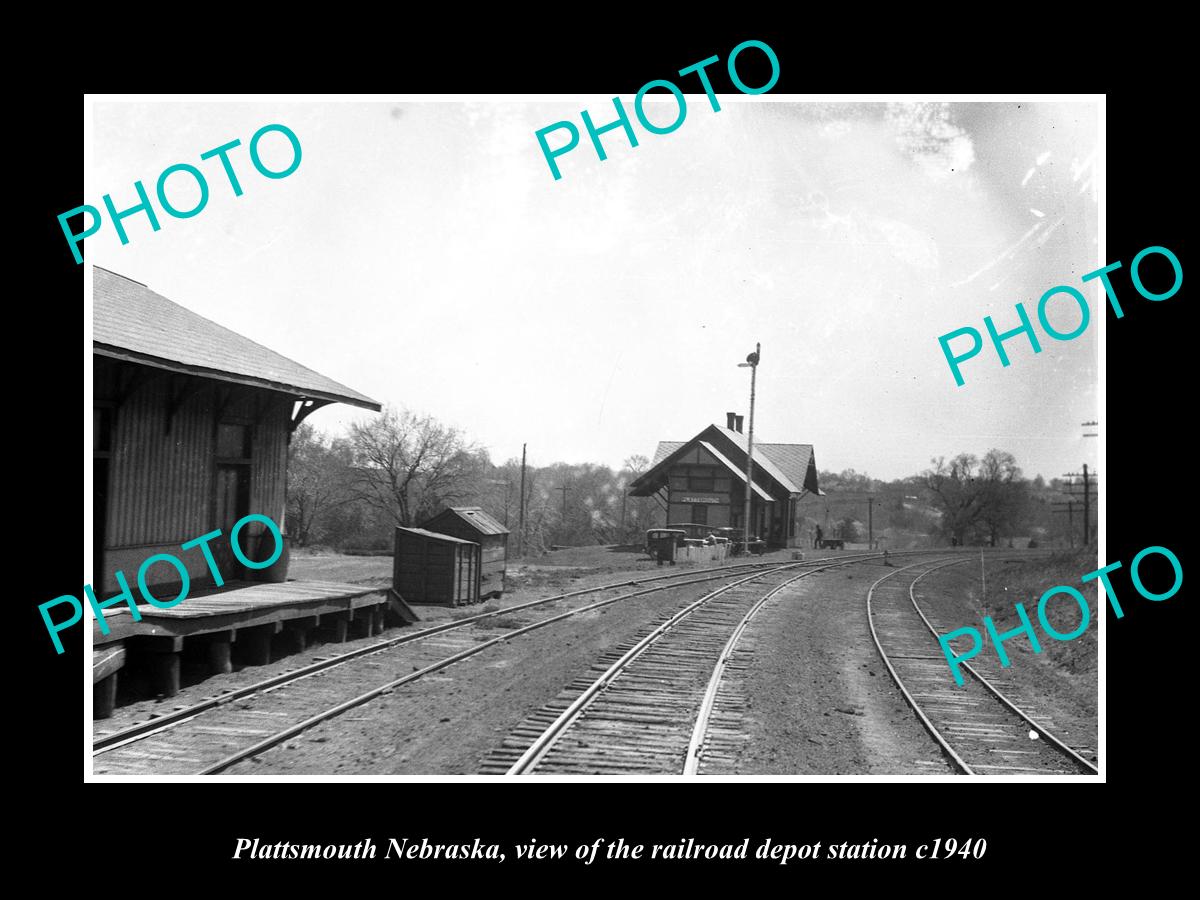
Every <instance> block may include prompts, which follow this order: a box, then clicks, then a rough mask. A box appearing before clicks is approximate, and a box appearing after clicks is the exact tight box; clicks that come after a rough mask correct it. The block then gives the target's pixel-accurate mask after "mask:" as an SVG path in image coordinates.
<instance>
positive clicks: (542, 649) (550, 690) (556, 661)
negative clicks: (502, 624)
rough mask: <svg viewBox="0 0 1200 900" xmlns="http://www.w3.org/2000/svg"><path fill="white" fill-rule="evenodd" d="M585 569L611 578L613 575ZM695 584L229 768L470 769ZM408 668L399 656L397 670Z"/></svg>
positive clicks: (472, 667)
mask: <svg viewBox="0 0 1200 900" xmlns="http://www.w3.org/2000/svg"><path fill="white" fill-rule="evenodd" d="M677 568H678V567H677ZM591 577H592V578H600V579H601V580H605V581H607V580H612V576H611V574H608V575H602V576H597V575H593V576H591ZM698 590H700V588H699V586H690V587H680V588H676V589H674V590H668V591H664V592H662V593H656V594H651V595H649V596H645V597H639V598H634V599H631V600H624V601H621V602H619V603H615V604H613V605H611V606H607V607H604V608H602V609H599V610H595V611H592V612H588V613H582V614H580V615H578V616H574V617H572V618H570V619H567V620H565V621H563V622H559V623H556V624H554V625H551V626H549V627H547V628H545V629H542V630H538V631H533V632H530V633H528V634H525V635H521V636H519V637H517V638H514V639H513V640H511V641H506V642H504V643H501V644H498V645H497V646H494V647H491V648H489V649H487V650H485V651H484V652H482V653H480V654H478V655H476V656H473V657H470V658H469V659H466V660H464V661H462V662H460V663H457V664H455V665H453V666H451V667H449V668H447V669H444V670H442V671H441V672H438V673H435V674H433V675H430V676H427V677H425V678H422V679H420V680H418V681H415V682H413V683H411V684H409V685H405V686H404V687H402V688H400V689H397V690H396V691H395V692H393V693H392V694H389V695H386V696H384V697H381V698H379V699H377V700H374V701H372V702H371V703H369V704H367V705H365V706H363V707H361V708H359V709H355V710H351V711H349V712H347V713H346V714H344V715H342V716H339V717H337V718H336V719H333V720H331V721H329V722H326V723H324V724H322V725H318V726H317V727H315V728H313V729H311V730H310V731H307V732H305V733H304V734H302V735H300V736H299V737H297V738H295V739H293V740H292V741H289V742H288V743H286V744H284V745H282V746H281V747H278V748H276V749H274V750H270V751H267V752H265V753H263V754H262V755H261V756H259V757H256V758H255V759H252V760H248V761H246V762H243V763H240V764H238V765H237V766H235V767H234V768H232V769H230V770H229V772H228V774H231V775H248V774H254V775H294V774H338V775H350V774H354V775H454V774H470V773H473V772H475V771H477V769H478V767H479V764H480V762H481V761H482V759H483V758H484V756H486V755H487V753H488V752H489V751H490V750H492V749H493V748H494V747H496V746H498V745H499V744H500V743H501V741H503V739H504V738H505V736H506V735H508V734H509V732H510V731H511V730H512V729H513V728H514V727H515V726H516V725H518V724H519V723H520V722H521V720H522V719H524V717H525V716H526V715H528V714H529V712H531V711H532V710H534V709H537V708H538V707H540V706H542V705H544V704H546V703H548V702H549V701H551V700H552V699H554V697H555V696H556V695H557V694H558V693H559V691H561V690H562V688H563V686H565V685H567V684H569V683H570V682H571V681H573V680H574V679H575V678H577V677H578V676H580V675H582V674H584V673H585V672H587V670H588V668H589V666H590V665H591V664H592V662H593V661H594V660H595V659H596V658H597V657H599V656H600V655H601V654H603V653H604V652H605V651H606V650H608V649H609V648H611V647H613V646H614V645H616V644H619V643H621V642H622V641H625V640H627V639H628V638H629V637H630V636H632V635H633V634H635V633H636V632H637V631H638V630H639V629H640V628H642V627H643V626H645V625H646V624H647V623H649V622H652V621H659V620H660V619H662V618H665V617H666V616H669V615H670V614H671V613H672V612H674V611H675V610H677V609H678V608H680V607H681V606H684V605H686V604H687V603H690V602H691V601H693V600H695V598H696V596H697V591H698ZM506 599H507V597H506ZM508 618H510V619H511V621H509V623H508V624H510V625H514V626H515V625H521V624H524V622H525V619H524V618H523V616H522V614H520V613H515V614H513V615H512V616H511V617H508ZM481 637H482V635H481ZM404 667H405V664H404V662H403V659H399V660H398V661H397V662H396V669H397V670H401V669H403V668H404ZM367 686H369V685H364V687H367Z"/></svg>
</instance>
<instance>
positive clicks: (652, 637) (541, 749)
mask: <svg viewBox="0 0 1200 900" xmlns="http://www.w3.org/2000/svg"><path fill="white" fill-rule="evenodd" d="M939 552H944V551H939V550H902V551H896V552H894V553H890V555H891V556H900V555H905V556H907V555H916V554H928V553H939ZM880 558H884V554H883V553H882V552H866V553H859V554H854V555H853V556H849V555H847V556H842V557H837V558H836V561H835V562H827V559H821V560H812V561H810V563H808V564H809V565H811V564H814V563H824V565H818V566H816V567H815V568H812V569H808V570H807V571H806V572H803V573H801V574H800V575H798V576H797V577H796V578H792V579H789V580H788V581H787V582H786V583H785V584H783V585H778V586H777V587H776V588H775V589H773V590H772V591H771V594H773V593H774V592H775V590H778V589H781V588H783V587H785V586H786V585H787V584H791V583H792V582H794V581H796V580H798V579H799V578H801V577H804V576H805V575H808V574H812V573H814V572H818V571H823V570H824V569H829V568H835V567H837V566H842V565H848V564H851V563H854V562H861V561H864V560H867V559H880ZM972 560H973V557H972ZM956 561H958V562H968V561H971V560H967V559H963V560H956ZM800 565H805V564H804V563H797V564H793V565H791V566H780V567H778V568H777V569H775V570H774V571H776V572H778V571H780V570H782V569H787V568H793V567H797V566H800ZM914 565H920V563H914ZM909 568H912V566H910V567H909ZM765 574H769V573H766V572H763V573H758V574H756V575H752V576H750V577H747V578H743V579H741V580H739V581H736V582H733V583H731V584H728V585H725V586H724V587H722V588H720V589H718V590H717V591H713V592H711V593H709V594H706V595H705V596H704V597H701V598H700V599H699V600H697V601H695V602H694V603H692V604H690V605H689V606H687V607H685V608H684V609H683V610H680V611H679V612H678V613H676V614H675V615H674V616H672V617H671V618H670V619H668V620H667V621H666V622H664V623H663V624H662V625H660V626H659V627H658V628H656V629H655V630H654V631H653V632H651V633H650V634H649V635H647V636H646V637H645V638H643V639H642V640H641V641H639V642H638V643H637V644H636V645H635V646H634V647H632V648H631V649H630V650H629V651H627V652H626V653H625V654H624V655H623V656H622V657H621V658H620V659H618V660H617V661H616V662H614V663H613V664H612V665H611V666H610V667H609V668H608V669H607V670H605V672H604V673H603V674H602V675H600V676H599V678H597V679H596V680H595V681H594V682H593V683H592V684H591V685H590V686H589V687H588V688H587V689H586V690H585V691H584V692H583V693H582V694H580V696H579V697H577V698H576V699H575V700H574V701H573V702H572V703H571V704H570V705H569V706H568V707H567V708H566V709H565V710H564V711H563V712H562V713H560V714H559V716H558V717H557V718H556V719H555V720H554V722H552V723H551V724H550V725H549V726H548V727H547V728H546V730H545V731H544V732H543V733H542V734H541V735H539V737H538V738H537V740H535V741H534V743H533V744H532V745H531V746H530V747H529V748H528V749H526V751H525V752H524V753H523V754H522V755H521V757H520V758H518V759H517V761H516V762H515V763H513V765H512V766H511V767H510V768H509V770H508V772H506V774H507V775H521V774H526V773H528V771H529V770H530V769H532V768H533V767H534V766H536V765H537V763H538V762H539V761H540V760H541V759H542V757H544V756H545V754H546V753H547V752H548V751H549V749H550V747H551V746H553V744H554V743H555V742H556V741H557V740H558V737H559V736H561V735H562V734H563V733H564V732H565V731H566V730H567V729H568V728H569V727H570V726H571V725H572V724H573V723H574V722H575V720H576V719H578V718H579V716H580V715H582V713H583V711H584V710H585V709H586V708H587V707H588V706H589V705H590V704H591V702H592V701H593V700H594V699H596V697H597V696H598V695H599V693H600V692H601V691H602V690H603V689H604V688H605V687H607V685H608V683H609V682H611V681H612V680H613V679H614V678H615V677H617V676H618V675H619V674H620V673H621V671H623V670H624V669H625V668H627V667H628V665H629V664H630V663H631V662H633V660H634V659H636V658H637V657H638V656H640V655H641V654H642V653H643V652H644V651H645V650H647V649H648V648H649V647H650V646H651V645H652V644H654V643H655V642H656V641H657V640H658V639H659V638H661V637H662V636H663V635H664V634H665V633H666V632H667V631H668V630H670V629H671V628H672V627H674V626H675V625H676V624H678V623H679V622H680V621H682V620H683V619H684V618H686V617H687V616H688V615H690V614H691V613H692V612H694V611H695V610H696V609H698V608H699V607H700V606H702V605H703V604H705V603H707V602H709V601H710V600H712V599H713V598H715V597H716V596H719V595H720V594H723V593H725V592H726V591H728V590H730V589H732V588H734V587H737V586H738V585H741V584H745V583H747V582H749V581H753V580H755V579H756V578H760V577H762V576H763V575H765ZM893 574H894V573H893ZM885 577H887V576H885ZM759 602H760V603H761V602H762V601H761V600H760V601H759ZM726 646H727V647H728V644H727V645H726ZM714 696H715V690H714ZM693 737H694V733H693ZM689 749H690V748H689Z"/></svg>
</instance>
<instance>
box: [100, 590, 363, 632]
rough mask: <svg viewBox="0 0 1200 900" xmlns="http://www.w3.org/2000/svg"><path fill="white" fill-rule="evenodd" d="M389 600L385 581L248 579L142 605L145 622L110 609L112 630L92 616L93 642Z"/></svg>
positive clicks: (264, 621) (248, 624)
mask: <svg viewBox="0 0 1200 900" xmlns="http://www.w3.org/2000/svg"><path fill="white" fill-rule="evenodd" d="M386 602H387V588H386V587H366V586H363V585H361V584H345V583H341V582H336V581H288V582H284V583H282V584H261V583H256V582H246V583H244V585H241V586H237V587H232V588H231V589H229V590H220V591H217V592H215V593H208V594H205V595H201V596H189V597H188V598H187V599H186V600H184V601H183V602H182V603H180V604H179V605H178V606H173V607H171V608H170V609H159V608H158V607H156V606H150V605H140V604H139V606H138V612H140V613H141V614H142V620H141V621H140V622H135V621H133V618H132V617H131V616H130V613H129V609H128V608H127V607H119V608H118V607H112V608H110V609H107V610H105V611H104V612H105V616H104V620H105V622H106V623H107V624H108V627H109V633H108V634H101V633H100V626H99V624H98V623H97V622H96V621H94V620H93V622H92V645H93V647H100V646H101V645H103V644H109V643H113V642H115V641H123V640H128V639H129V638H132V637H142V638H144V637H166V638H171V637H187V636H189V635H195V634H211V633H213V632H221V631H229V630H231V629H238V628H252V627H255V626H258V625H269V624H272V623H276V622H279V623H282V622H286V621H287V620H289V619H305V618H309V617H311V616H322V615H328V614H332V613H351V615H350V616H349V618H351V619H352V618H353V615H352V613H353V611H354V610H356V609H361V608H363V607H367V606H376V605H381V604H384V603H386Z"/></svg>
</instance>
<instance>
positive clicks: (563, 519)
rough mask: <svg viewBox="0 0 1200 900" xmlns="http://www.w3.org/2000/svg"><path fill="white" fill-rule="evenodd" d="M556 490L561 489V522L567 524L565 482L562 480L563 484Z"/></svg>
mask: <svg viewBox="0 0 1200 900" xmlns="http://www.w3.org/2000/svg"><path fill="white" fill-rule="evenodd" d="M558 490H560V491H562V495H563V511H562V523H563V524H564V525H566V524H567V483H566V482H565V481H564V482H563V486H562V487H560V488H558Z"/></svg>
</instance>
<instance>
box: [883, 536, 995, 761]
mask: <svg viewBox="0 0 1200 900" xmlns="http://www.w3.org/2000/svg"><path fill="white" fill-rule="evenodd" d="M970 561H971V562H973V561H974V560H970ZM928 562H929V561H928V560H927V561H924V562H916V563H913V564H912V565H911V566H905V567H904V568H902V569H897V570H896V571H895V572H889V573H888V574H887V575H884V576H883V577H882V578H880V579H879V580H878V581H876V582H875V583H874V584H873V585H871V587H870V588H868V589H867V626H868V627H869V628H870V629H871V640H873V641H874V642H875V649H876V650H878V651H879V657H880V658H881V659H882V660H883V664H884V665H885V666H887V670H888V673H889V674H890V675H891V676H892V681H894V682H896V687H898V688H900V693H901V694H903V695H904V699H905V700H906V701H907V702H908V705H909V706H911V707H912V710H913V712H915V713H916V714H917V718H918V719H920V720H921V724H922V725H924V726H925V730H926V731H928V732H929V733H930V734H931V735H932V736H933V739H934V740H935V741H937V743H938V744H939V745H940V746H941V748H942V751H943V752H944V753H946V754H947V755H948V756H949V757H950V759H951V761H952V762H953V763H954V766H955V768H957V769H958V770H959V771H961V772H962V773H963V774H964V775H974V774H975V772H974V771H973V770H972V769H971V767H970V766H968V765H967V763H966V760H964V759H963V758H962V757H961V756H959V755H958V753H957V752H956V751H955V749H954V748H953V747H951V746H950V743H949V742H948V741H947V740H946V739H945V738H944V737H943V736H942V733H941V732H940V731H938V730H937V727H936V726H935V725H934V724H933V723H932V722H931V721H929V717H928V716H926V715H925V711H924V710H922V709H921V705H920V704H919V703H917V701H916V699H915V698H914V697H913V695H912V694H910V693H909V692H908V688H907V687H905V686H904V682H903V681H901V679H900V675H899V674H898V673H897V672H896V670H895V668H894V667H893V666H892V661H891V660H890V659H888V655H887V653H886V652H885V651H884V649H883V644H882V643H880V641H879V635H878V634H877V633H876V632H875V620H874V619H873V618H872V616H871V598H872V597H873V596H874V595H875V589H876V588H877V587H879V585H881V584H883V583H884V582H885V581H887V580H888V579H889V578H895V577H896V576H897V575H899V574H901V573H903V572H907V571H908V570H909V569H915V568H916V567H917V566H920V565H927V564H928ZM934 562H936V560H935V561H934ZM962 562H968V560H965V559H956V560H951V561H950V562H946V563H943V564H942V565H935V566H934V567H933V568H931V569H930V570H929V571H930V572H932V571H934V569H942V568H945V567H946V566H952V565H954V564H955V563H962ZM926 574H928V573H926Z"/></svg>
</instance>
